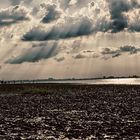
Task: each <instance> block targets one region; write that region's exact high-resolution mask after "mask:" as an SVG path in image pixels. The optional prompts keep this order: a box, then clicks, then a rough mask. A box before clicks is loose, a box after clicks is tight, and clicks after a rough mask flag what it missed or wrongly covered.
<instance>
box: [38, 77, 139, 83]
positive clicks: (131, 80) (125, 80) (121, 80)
mask: <svg viewBox="0 0 140 140" xmlns="http://www.w3.org/2000/svg"><path fill="white" fill-rule="evenodd" d="M39 83H75V84H80V83H81V84H130V85H140V78H119V79H98V80H66V81H39Z"/></svg>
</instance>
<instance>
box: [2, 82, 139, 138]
mask: <svg viewBox="0 0 140 140" xmlns="http://www.w3.org/2000/svg"><path fill="white" fill-rule="evenodd" d="M0 139H6V140H16V139H17V140H20V139H25V140H27V139H28V140H37V139H38V140H45V139H46V140H49V139H50V140H53V139H57V140H58V139H59V140H61V139H62V140H63V139H64V140H69V139H79V140H80V139H83V140H93V139H124V140H125V139H126V140H129V139H130V140H132V139H134V140H139V139H140V86H138V85H137V86H135V85H79V84H77V85H72V84H23V85H22V84H21V85H0Z"/></svg>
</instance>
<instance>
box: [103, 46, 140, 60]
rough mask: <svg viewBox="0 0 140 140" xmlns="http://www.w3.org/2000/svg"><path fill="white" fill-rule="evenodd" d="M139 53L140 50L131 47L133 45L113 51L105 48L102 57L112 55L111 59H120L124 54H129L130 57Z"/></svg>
mask: <svg viewBox="0 0 140 140" xmlns="http://www.w3.org/2000/svg"><path fill="white" fill-rule="evenodd" d="M138 52H140V48H137V47H135V46H131V45H125V46H121V47H119V48H118V49H115V50H113V49H111V48H104V49H103V51H102V52H101V54H102V55H104V56H105V55H106V56H107V55H110V56H111V57H113V58H114V57H119V56H121V55H123V54H124V53H128V54H130V55H132V54H137V53H138Z"/></svg>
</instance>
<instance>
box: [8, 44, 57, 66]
mask: <svg viewBox="0 0 140 140" xmlns="http://www.w3.org/2000/svg"><path fill="white" fill-rule="evenodd" d="M56 49H57V43H54V44H53V45H52V46H49V45H47V44H46V46H41V47H34V48H30V49H28V50H27V51H26V52H24V53H23V54H21V55H20V56H18V57H15V58H12V59H10V60H8V61H6V63H9V64H21V63H24V62H38V61H39V60H42V59H48V58H50V57H53V56H55V55H56V54H57V51H56Z"/></svg>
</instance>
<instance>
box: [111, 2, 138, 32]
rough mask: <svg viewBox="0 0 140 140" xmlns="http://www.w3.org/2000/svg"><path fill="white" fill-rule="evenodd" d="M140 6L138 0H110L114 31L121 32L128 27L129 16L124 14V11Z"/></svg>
mask: <svg viewBox="0 0 140 140" xmlns="http://www.w3.org/2000/svg"><path fill="white" fill-rule="evenodd" d="M135 8H140V4H139V3H138V2H137V0H131V1H129V0H128V1H127V0H109V9H110V14H111V20H112V23H111V27H110V28H111V30H112V32H119V31H122V30H124V29H125V28H129V27H128V21H127V18H126V17H125V16H124V15H123V13H124V12H128V11H129V10H132V9H135Z"/></svg>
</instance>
